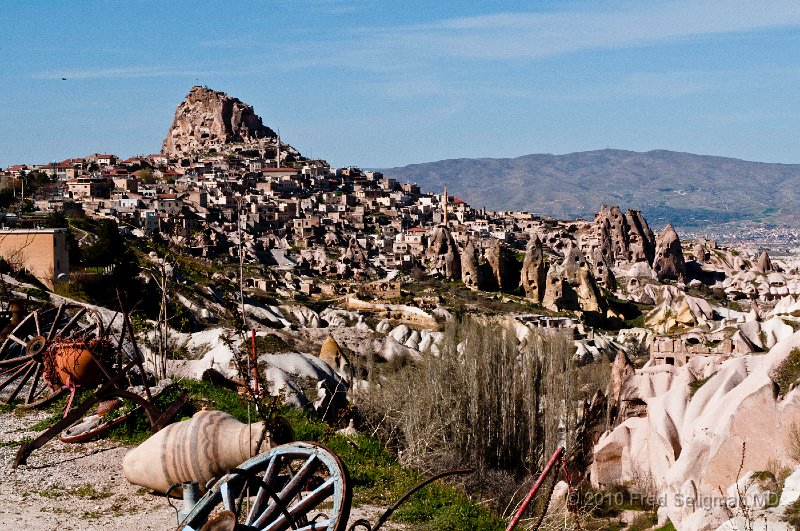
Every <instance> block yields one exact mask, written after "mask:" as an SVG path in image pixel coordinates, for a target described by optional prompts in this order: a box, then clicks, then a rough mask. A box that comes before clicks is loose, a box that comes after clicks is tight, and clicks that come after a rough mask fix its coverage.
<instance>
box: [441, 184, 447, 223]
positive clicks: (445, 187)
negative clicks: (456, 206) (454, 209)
mask: <svg viewBox="0 0 800 531" xmlns="http://www.w3.org/2000/svg"><path fill="white" fill-rule="evenodd" d="M442 205H443V207H442V208H443V209H444V226H445V227H446V226H447V184H445V185H444V198H443V199H442Z"/></svg>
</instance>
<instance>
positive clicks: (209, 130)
mask: <svg viewBox="0 0 800 531" xmlns="http://www.w3.org/2000/svg"><path fill="white" fill-rule="evenodd" d="M278 142H279V140H278V135H277V134H276V133H275V131H273V130H272V129H270V128H269V127H267V126H265V125H264V123H263V121H262V120H261V117H259V116H258V115H257V114H256V113H255V112H254V111H253V107H252V106H251V105H248V104H246V103H243V102H242V101H241V100H239V99H238V98H233V97H231V96H229V95H227V94H225V93H224V92H218V91H216V90H211V89H210V88H208V87H200V86H197V87H192V89H191V90H190V91H189V94H188V95H187V96H186V99H184V101H183V102H181V104H180V105H178V108H177V110H176V111H175V119H174V120H173V122H172V126H171V127H170V128H169V131H168V132H167V137H166V138H165V139H164V143H163V144H162V146H161V153H162V154H164V155H166V156H168V157H171V158H175V159H183V158H187V157H192V156H196V155H199V154H203V153H206V154H208V153H216V152H223V151H233V149H232V146H234V145H235V146H236V150H238V151H241V150H256V151H258V152H259V153H260V154H261V155H264V154H265V151H266V150H267V149H269V150H271V154H272V156H273V158H277V149H278ZM281 147H282V148H283V149H286V150H287V152H288V153H292V154H297V152H296V151H295V150H294V149H293V148H292V147H291V146H288V145H282V146H281Z"/></svg>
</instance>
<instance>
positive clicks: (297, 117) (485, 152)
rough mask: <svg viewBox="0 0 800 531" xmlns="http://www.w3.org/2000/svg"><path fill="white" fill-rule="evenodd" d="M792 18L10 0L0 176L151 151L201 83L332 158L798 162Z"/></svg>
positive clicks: (366, 4) (786, 14)
mask: <svg viewBox="0 0 800 531" xmlns="http://www.w3.org/2000/svg"><path fill="white" fill-rule="evenodd" d="M225 4H229V5H225ZM799 26H800V3H799V2H796V1H780V0H779V1H774V2H736V1H728V0H715V1H705V0H692V1H686V2H655V1H648V2H642V1H630V2H602V1H575V2H553V1H537V2H497V1H495V2H484V1H466V0H465V1H438V2H433V1H431V2H422V1H415V0H404V1H388V0H387V1H377V0H374V1H367V0H292V1H283V2H273V1H267V0H260V1H253V2H244V1H243V2H235V1H233V2H230V3H223V2H218V1H214V2H211V1H208V2H206V1H202V0H194V1H168V0H159V1H124V2H123V1H110V0H108V1H80V0H74V1H66V0H65V1H49V0H2V2H0V166H6V165H9V164H14V163H22V162H25V163H45V162H48V161H52V160H61V159H63V158H66V157H68V156H82V155H87V154H90V153H95V152H113V153H116V154H118V155H122V156H129V155H133V154H147V153H154V152H158V151H159V149H160V144H161V141H162V140H163V138H164V136H165V134H166V131H167V129H168V127H169V125H170V123H171V121H172V118H173V115H174V111H175V107H176V105H177V104H178V103H179V102H180V101H181V100H182V99H183V97H184V96H185V95H186V93H187V92H188V90H189V89H190V88H191V87H192V86H193V85H196V84H202V85H207V86H209V87H211V88H214V89H217V90H223V91H226V92H228V93H230V94H231V95H234V96H236V97H239V98H240V99H242V100H243V101H246V102H248V103H250V104H252V105H253V106H254V107H255V110H256V112H257V113H258V114H259V115H261V116H262V117H263V118H264V120H265V123H267V125H269V126H271V127H273V128H279V129H280V132H281V135H282V137H283V138H284V139H285V141H287V142H289V143H291V144H292V145H294V146H295V147H296V148H298V149H300V150H301V151H302V152H303V153H305V154H312V155H313V156H315V157H320V158H325V159H327V160H328V161H329V162H331V163H332V164H334V165H350V164H354V165H361V166H364V167H388V166H394V165H403V164H409V163H414V162H426V161H431V160H440V159H445V158H459V157H510V156H518V155H523V154H529V153H569V152H573V151H583V150H591V149H602V148H606V147H613V148H620V149H631V150H637V151H646V150H650V149H674V150H680V151H690V152H694V153H702V154H713V155H725V156H733V157H738V158H744V159H749V160H760V161H770V162H787V163H798V162H800V149H798V148H800V134H799V133H800V126H799V125H798V124H800V98H798V90H797V87H798V86H800V28H799ZM61 78H66V80H62V79H61Z"/></svg>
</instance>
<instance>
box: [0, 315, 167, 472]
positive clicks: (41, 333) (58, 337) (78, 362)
mask: <svg viewBox="0 0 800 531" xmlns="http://www.w3.org/2000/svg"><path fill="white" fill-rule="evenodd" d="M12 319H13V320H12V323H11V325H10V326H9V327H7V330H9V329H10V331H9V332H8V335H7V336H6V338H5V340H4V341H3V343H2V344H1V345H0V403H3V404H14V405H17V406H18V407H22V408H32V407H37V406H43V405H46V404H50V403H52V402H53V401H54V400H55V399H57V398H59V397H61V396H63V395H65V394H69V400H68V401H67V404H66V406H65V409H64V416H63V418H62V419H61V420H59V421H58V422H56V423H55V425H53V426H52V427H50V428H49V429H48V430H46V431H45V432H44V433H42V434H41V435H40V436H39V437H37V438H36V439H34V440H33V441H31V442H29V443H26V444H23V445H22V446H21V447H20V449H19V451H18V452H17V456H16V459H15V461H14V467H15V468H16V467H17V466H19V465H20V464H25V462H26V460H27V458H28V456H29V455H30V453H31V452H33V451H34V450H36V449H37V448H40V447H41V446H43V445H44V444H45V443H47V442H48V441H49V440H51V439H52V438H54V437H56V436H58V435H59V434H61V433H62V432H65V433H67V434H68V436H67V437H68V438H69V437H73V439H74V437H75V434H74V433H73V434H71V435H69V431H67V429H68V428H70V427H71V426H72V425H73V424H75V423H76V421H78V420H79V419H81V417H83V416H84V415H85V414H86V413H87V412H88V411H89V410H90V409H91V408H92V407H93V406H95V405H98V404H100V406H99V409H100V410H101V411H100V413H102V412H103V410H105V411H108V410H109V409H113V408H114V407H116V405H117V404H118V403H119V399H127V400H130V401H131V402H133V403H134V404H135V405H136V406H137V408H142V409H143V410H144V411H145V413H146V414H147V418H148V420H149V422H150V426H151V428H152V429H153V431H157V430H158V429H160V428H161V427H162V426H163V425H164V424H166V422H167V421H168V420H169V419H170V418H171V417H172V416H173V415H174V414H175V412H176V411H177V410H178V408H179V407H180V406H181V405H182V403H183V402H182V401H178V402H177V403H176V404H173V406H171V407H170V408H169V409H168V410H167V411H166V412H163V413H162V412H161V411H160V410H159V409H158V408H157V407H156V406H155V405H154V403H153V396H152V393H151V389H150V387H149V385H148V381H147V380H148V378H147V373H146V372H145V368H144V358H143V356H142V354H141V352H140V350H139V347H138V345H137V344H136V338H135V335H134V331H133V326H132V324H131V320H130V316H129V315H128V313H127V312H122V313H117V314H115V315H114V316H113V317H112V318H111V319H109V320H108V322H104V321H103V318H102V316H101V314H100V313H99V312H98V311H96V310H93V309H91V308H88V307H86V306H81V305H78V304H72V303H64V304H61V305H59V306H57V307H55V308H48V309H43V310H34V311H32V312H30V313H28V314H27V315H26V316H25V317H21V315H20V312H19V308H17V314H16V315H15V316H14V315H12ZM132 386H140V387H139V388H140V389H141V392H140V393H137V392H134V391H133V390H131V389H129V388H131V387H132ZM78 390H84V391H88V390H91V393H90V394H89V396H88V397H86V394H85V393H84V394H83V396H84V398H83V399H81V400H80V401H79V403H73V399H74V398H75V397H76V396H77V395H76V391H78ZM105 428H107V425H106V424H105V423H102V422H96V423H94V424H93V425H87V427H86V428H85V429H84V430H83V431H82V432H81V433H80V437H78V438H77V439H74V440H86V439H87V438H89V437H91V436H96V435H99V434H100V433H101V432H102V430H103V429H105Z"/></svg>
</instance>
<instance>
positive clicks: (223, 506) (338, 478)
mask: <svg viewBox="0 0 800 531" xmlns="http://www.w3.org/2000/svg"><path fill="white" fill-rule="evenodd" d="M352 494H353V493H352V487H351V486H350V480H349V477H348V473H347V468H346V467H345V466H344V463H342V461H341V460H340V459H339V457H338V456H337V455H336V454H334V453H333V452H331V451H330V450H329V449H328V448H326V447H325V446H322V445H320V444H315V443H308V442H296V443H291V444H286V445H283V446H279V447H277V448H273V449H272V450H270V451H269V452H267V453H265V454H261V455H258V456H256V457H254V458H252V459H250V460H249V461H246V462H245V463H243V464H242V465H240V466H239V467H238V468H236V469H234V470H231V471H230V472H229V473H228V474H227V475H225V476H223V477H222V479H220V480H219V481H217V483H216V484H215V485H214V486H213V487H212V488H211V489H210V490H209V491H208V492H206V494H205V496H203V497H202V498H201V499H200V501H199V502H198V503H197V505H195V506H194V509H192V512H191V513H189V515H188V516H186V518H185V519H184V520H183V522H181V524H180V529H181V530H182V531H197V530H210V529H229V530H255V529H259V530H268V531H283V530H288V529H300V530H303V531H311V530H320V531H321V530H325V531H343V530H344V529H346V526H347V520H348V518H349V517H350V504H351V502H352ZM323 507H324V510H323V509H322V508H323Z"/></svg>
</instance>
